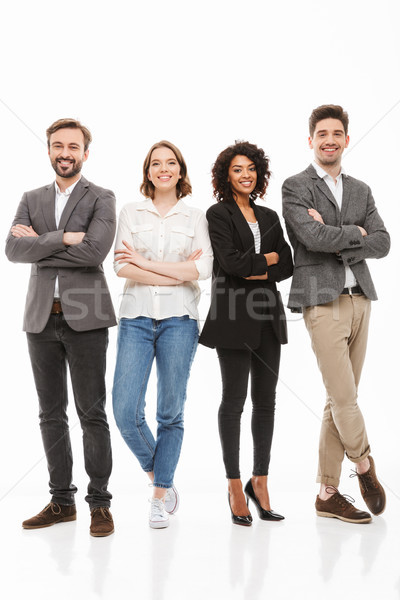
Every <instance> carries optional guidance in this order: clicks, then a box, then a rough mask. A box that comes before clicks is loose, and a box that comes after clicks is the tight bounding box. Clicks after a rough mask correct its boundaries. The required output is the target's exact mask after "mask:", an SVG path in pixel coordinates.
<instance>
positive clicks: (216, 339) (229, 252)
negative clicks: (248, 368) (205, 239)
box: [199, 202, 293, 349]
mask: <svg viewBox="0 0 400 600" xmlns="http://www.w3.org/2000/svg"><path fill="white" fill-rule="evenodd" d="M251 207H252V209H253V210H254V214H255V216H256V219H257V221H258V224H259V227H260V234H261V248H260V254H256V253H255V247H254V237H253V233H252V231H251V229H250V227H249V225H248V224H247V222H246V219H245V218H244V216H243V214H242V212H241V210H240V208H239V207H238V206H237V204H236V202H229V203H228V202H220V203H217V204H214V205H213V206H211V207H210V208H209V209H208V211H207V214H206V216H207V220H208V225H209V230H210V238H211V244H212V247H213V251H214V265H213V282H212V295H211V306H210V310H209V313H208V316H207V319H206V322H205V324H204V327H203V331H202V333H201V336H200V340H199V341H200V343H201V344H203V345H204V346H209V347H210V348H215V347H216V346H220V347H222V348H241V349H242V348H248V347H250V348H257V347H258V346H259V345H260V336H261V326H262V323H263V321H265V320H266V319H267V320H270V319H272V326H273V329H274V331H275V334H276V337H277V339H278V340H279V341H280V343H281V344H286V343H287V327H286V317H285V311H284V308H283V304H282V300H281V296H280V293H279V292H278V290H277V289H276V284H275V282H277V281H281V280H282V279H287V278H288V277H290V276H291V275H292V272H293V262H292V255H291V251H290V247H289V245H288V244H287V242H286V241H285V239H284V237H283V231H282V227H281V224H280V222H279V217H278V215H277V214H276V212H274V211H273V210H271V209H269V208H266V207H264V206H258V205H256V204H254V203H253V202H251ZM268 252H277V253H278V254H279V262H278V264H277V265H272V266H270V267H268V266H267V263H266V260H265V257H264V254H267V253H268ZM267 271H268V279H267V280H265V281H264V280H251V281H248V280H246V279H244V277H249V276H251V275H263V274H264V273H266V272H267Z"/></svg>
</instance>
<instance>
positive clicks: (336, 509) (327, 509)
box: [315, 486, 372, 523]
mask: <svg viewBox="0 0 400 600" xmlns="http://www.w3.org/2000/svg"><path fill="white" fill-rule="evenodd" d="M329 487H332V490H336V492H335V493H334V494H332V496H331V497H330V498H328V500H321V498H320V497H319V496H317V499H316V501H315V508H316V510H317V515H318V516H319V517H332V518H334V519H340V520H341V521H346V522H347V523H370V521H372V517H371V515H370V514H369V513H367V512H365V511H363V510H358V509H357V508H356V507H355V506H353V504H352V503H351V502H350V501H349V500H347V498H346V497H345V496H342V494H339V491H338V490H337V489H336V488H335V487H333V486H329ZM328 490H329V488H327V491H328ZM351 500H353V498H351ZM353 502H354V500H353Z"/></svg>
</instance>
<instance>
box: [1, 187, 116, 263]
mask: <svg viewBox="0 0 400 600" xmlns="http://www.w3.org/2000/svg"><path fill="white" fill-rule="evenodd" d="M115 226H116V218H115V197H114V194H113V193H112V192H111V191H109V190H104V194H103V195H101V196H99V197H98V198H97V199H96V202H95V207H94V210H93V216H92V219H91V221H90V224H89V227H88V229H87V231H86V232H83V231H80V232H79V231H78V232H65V231H63V230H61V229H60V230H58V231H49V232H46V233H43V234H38V233H37V232H36V231H35V230H34V228H33V226H32V219H31V214H30V210H29V204H28V198H27V194H26V193H25V194H24V195H23V197H22V200H21V202H20V204H19V207H18V210H17V214H16V216H15V219H14V221H13V224H12V227H11V229H10V233H9V235H8V237H7V242H6V255H7V257H8V259H9V260H10V261H12V262H19V263H37V266H38V267H39V268H43V267H57V268H59V267H63V268H65V267H70V268H76V267H97V266H99V265H100V264H101V263H102V262H103V260H104V259H105V257H106V256H107V254H108V252H109V250H110V248H111V245H112V242H113V239H114V234H115Z"/></svg>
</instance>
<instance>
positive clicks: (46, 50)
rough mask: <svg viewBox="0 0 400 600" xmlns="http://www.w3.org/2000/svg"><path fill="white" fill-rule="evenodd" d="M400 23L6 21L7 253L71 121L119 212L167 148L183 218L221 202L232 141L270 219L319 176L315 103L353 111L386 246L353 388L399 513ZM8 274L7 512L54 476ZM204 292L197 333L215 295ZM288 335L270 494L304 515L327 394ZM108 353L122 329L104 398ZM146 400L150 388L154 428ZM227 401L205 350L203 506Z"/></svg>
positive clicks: (309, 358) (62, 13) (15, 284)
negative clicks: (82, 132)
mask: <svg viewBox="0 0 400 600" xmlns="http://www.w3.org/2000/svg"><path fill="white" fill-rule="evenodd" d="M399 12H400V11H399V6H398V3H397V0H381V1H380V2H379V3H376V2H375V1H374V2H372V1H371V0H362V1H361V0H353V1H352V2H349V1H348V0H347V1H344V0H336V1H335V2H334V3H331V2H329V3H328V2H321V1H320V0H306V1H303V2H298V1H297V0H282V1H281V2H276V1H275V2H268V1H267V0H247V2H245V3H244V2H239V1H238V0H220V1H219V0H214V2H211V1H210V0H203V1H202V2H201V3H200V2H198V3H191V2H185V1H179V0H170V1H169V2H161V1H160V0H153V1H152V2H140V3H139V2H132V1H124V0H114V1H113V2H112V3H110V2H104V1H103V0H97V1H93V0H87V1H83V0H80V1H79V2H78V1H76V0H70V1H69V2H68V3H61V4H60V3H55V2H54V0H52V1H45V0H38V1H36V2H28V1H27V0H23V1H18V0H17V1H16V2H13V3H12V4H11V3H10V2H9V3H8V6H7V8H6V11H5V12H3V17H2V23H1V36H0V47H1V56H2V67H1V92H0V119H1V129H0V131H1V144H0V153H1V155H0V164H1V165H2V167H3V169H2V179H1V188H2V210H3V218H2V223H1V235H2V236H3V238H5V237H6V235H7V230H8V228H9V226H10V224H11V222H12V219H13V216H14V213H15V210H16V208H17V204H18V202H19V200H20V197H21V196H22V193H23V192H24V191H25V190H29V189H33V188H35V187H38V186H41V185H44V184H46V183H48V182H49V181H51V180H52V179H53V175H54V174H53V171H52V169H51V166H50V163H49V160H48V157H47V149H46V146H45V129H46V127H47V126H48V125H49V124H50V123H51V122H53V121H54V120H55V119H57V118H60V117H75V118H78V119H80V120H81V121H82V122H83V123H84V124H86V125H87V126H88V127H89V128H90V129H91V131H92V134H93V138H94V141H93V144H92V145H91V148H90V157H89V160H88V162H87V163H85V165H84V171H83V172H84V174H85V176H86V177H87V178H88V179H89V180H92V181H94V182H95V183H97V184H98V185H101V186H104V187H107V188H111V189H113V190H114V191H115V193H116V196H117V203H118V209H120V208H121V207H122V206H123V205H124V204H125V203H126V202H130V201H133V200H137V199H138V198H139V197H140V195H139V190H138V188H139V184H140V179H141V168H142V162H143V159H144V156H145V154H146V152H147V150H148V148H149V147H150V146H151V145H152V144H153V143H154V142H155V141H158V140H160V139H169V140H171V141H172V142H173V143H175V144H176V145H178V147H179V148H180V149H181V150H182V152H183V154H184V156H185V159H186V161H187V163H188V166H189V174H190V177H191V180H192V184H193V198H192V199H191V200H189V201H190V202H192V203H193V204H194V205H196V206H198V207H201V208H202V209H204V210H206V209H207V207H208V206H209V205H210V204H211V203H212V198H211V187H210V169H211V165H212V163H213V161H214V160H215V158H216V156H217V153H218V152H219V151H220V150H222V149H223V148H224V147H225V146H226V145H228V144H231V143H233V142H234V140H235V139H247V140H249V141H251V142H254V143H256V144H258V145H260V146H262V147H263V148H264V149H265V150H266V152H267V153H268V154H269V156H270V157H271V167H272V171H273V179H272V181H271V184H270V188H269V191H268V195H267V198H266V202H267V204H268V206H270V207H271V208H273V209H274V210H276V211H277V212H278V213H279V214H281V197H280V187H281V184H282V182H283V180H284V179H285V178H286V177H288V176H289V175H292V174H294V173H297V172H299V171H300V170H302V169H303V168H305V167H306V166H307V164H308V163H309V162H310V160H311V154H310V150H308V146H307V136H308V130H307V123H308V116H309V114H310V112H311V110H312V109H313V108H314V107H315V106H317V105H319V104H322V103H338V104H341V105H343V106H344V108H345V109H346V110H347V111H348V112H349V115H350V147H349V150H348V151H347V155H346V157H345V159H344V167H345V169H346V171H347V172H348V173H349V174H351V175H353V176H355V177H357V178H360V179H362V180H364V181H366V182H367V183H368V184H369V185H370V186H371V187H372V190H373V193H374V196H375V200H376V202H377V204H378V207H379V211H380V213H381V215H382V217H383V219H384V221H385V223H386V225H387V227H388V229H389V231H390V233H391V234H392V241H393V245H392V250H391V254H390V255H389V256H388V257H387V258H385V259H383V260H381V261H375V262H374V261H370V268H371V270H372V274H373V277H374V280H375V284H376V287H377V290H378V294H379V297H380V299H379V302H377V303H374V306H373V315H372V323H371V328H370V343H369V350H368V356H367V360H366V364H365V370H364V373H363V378H362V384H361V389H360V402H361V405H362V408H363V412H364V415H365V418H366V421H367V425H368V430H369V436H370V438H371V444H372V448H373V451H374V452H373V453H374V456H375V457H376V458H377V460H378V461H379V465H380V473H381V476H382V479H383V480H384V481H385V483H386V485H387V487H388V489H389V494H390V496H391V498H392V499H393V501H394V500H396V501H399V499H400V482H399V477H398V466H397V461H396V455H397V439H398V422H399V417H400V409H399V402H398V388H397V369H398V349H397V346H398V336H399V320H398V301H399V297H400V294H399V284H398V279H399V278H398V273H399V268H398V265H399V243H398V236H397V227H398V223H399V193H398V185H397V179H398V165H399V159H400V152H399V140H398V136H399V126H400V80H399V76H398V74H399V37H398V22H399ZM111 264H112V263H111V256H110V257H109V258H108V259H107V261H106V265H105V267H106V272H107V276H108V281H109V284H110V288H111V290H112V294H113V298H114V300H115V306H116V308H117V306H118V295H119V293H120V291H121V288H122V282H121V280H118V279H117V277H116V276H115V275H114V273H113V270H112V266H111ZM1 272H2V290H3V293H2V294H1V302H2V304H1V316H2V335H3V344H2V360H1V370H2V375H1V381H2V394H1V397H2V403H1V408H0V410H1V419H0V456H1V465H2V476H1V479H0V499H2V498H5V497H7V498H9V497H10V494H11V495H13V494H14V495H30V494H34V495H41V497H43V501H44V500H45V499H46V494H47V491H46V490H47V487H46V482H47V471H46V467H45V461H44V460H43V452H42V445H41V440H40V434H39V428H38V424H37V401H36V396H35V389H34V385H33V379H32V376H31V371H30V364H29V360H28V355H27V349H26V341H25V336H24V334H23V333H22V331H21V324H22V314H23V306H24V300H25V292H26V286H27V280H28V274H29V267H28V266H26V265H14V264H11V263H8V262H7V260H6V259H5V257H4V255H2V256H1ZM288 287H289V284H288V283H287V282H285V284H282V285H281V291H282V294H283V296H284V297H286V296H287V291H288ZM203 288H204V294H203V298H202V304H201V308H202V311H201V312H202V317H203V318H204V316H205V314H206V310H207V306H208V301H209V296H208V290H209V284H205V285H204V286H203ZM288 319H289V321H290V322H289V335H290V343H289V345H288V346H286V347H285V348H284V351H283V355H282V366H281V377H280V384H279V389H278V397H277V420H276V433H275V439H274V445H273V457H272V463H271V485H272V486H273V489H274V490H276V491H275V495H276V494H277V493H281V494H282V495H283V494H284V493H285V492H286V491H288V490H289V489H293V486H294V487H296V486H299V485H301V487H302V489H308V491H309V493H310V498H311V499H312V497H313V494H314V493H315V491H314V490H315V486H314V483H313V482H314V475H315V473H314V472H315V468H316V459H317V455H316V451H317V442H318V432H319V417H320V414H321V411H322V405H323V397H324V392H323V387H322V384H321V381H320V376H319V372H318V370H317V367H316V364H315V359H314V356H313V355H312V352H311V350H310V346H309V340H308V336H307V334H306V331H305V328H304V324H303V323H302V321H301V319H299V317H296V316H295V317H293V316H292V315H290V314H288ZM115 339H116V328H114V329H113V330H112V331H111V333H110V348H109V358H108V375H107V378H108V387H109V390H110V391H111V382H112V374H113V369H114V363H115ZM153 389H154V380H153V382H152V384H151V386H150V390H149V392H150V393H149V412H150V414H152V411H153V409H154V394H152V390H153ZM219 396H220V380H219V369H218V364H217V359H216V355H215V353H214V352H213V351H211V350H208V349H205V348H203V347H200V348H199V350H198V353H197V357H196V359H195V363H194V366H193V371H192V377H191V380H190V385H189V392H188V403H187V411H186V434H185V441H184V447H183V453H182V459H181V462H180V465H179V469H178V473H177V479H178V480H179V482H180V487H181V488H183V489H185V488H186V489H191V490H193V489H195V486H196V485H198V484H199V483H200V485H202V486H207V488H208V489H211V490H212V489H215V490H217V491H221V493H222V491H223V490H224V489H225V483H224V473H223V469H222V460H221V457H220V448H219V440H218V434H217V425H216V413H217V408H218V403H219ZM108 402H109V403H108V408H109V417H110V423H111V427H112V435H113V448H114V464H115V467H114V473H113V478H112V481H111V486H110V487H111V491H112V492H113V493H114V496H115V498H116V499H117V498H118V495H119V494H122V493H128V494H130V493H133V492H134V490H135V488H136V486H139V485H140V486H142V485H143V484H144V483H145V481H144V479H143V476H142V474H141V472H140V469H139V466H138V465H137V464H136V463H135V462H134V459H133V457H132V456H131V455H130V454H129V451H128V450H127V448H126V447H125V445H124V444H123V442H122V439H121V438H120V436H119V433H118V432H117V430H116V427H115V425H114V419H113V416H112V411H111V394H109V397H108ZM71 404H73V402H72V398H71ZM249 408H250V407H249V406H247V411H246V415H245V418H244V424H243V440H242V447H243V452H242V470H243V477H244V478H245V477H247V476H248V475H249V474H250V470H251V442H250V430H249ZM70 421H71V427H72V428H73V430H72V436H73V445H74V456H75V465H76V466H75V483H76V484H77V485H78V487H79V489H80V495H81V496H83V493H84V489H85V487H86V483H87V478H86V475H85V473H84V470H83V464H82V451H81V442H80V438H81V433H80V427H79V425H77V418H76V414H75V411H74V409H73V406H71V410H70ZM346 471H348V468H347V467H346ZM43 504H44V502H43ZM280 506H282V504H281V505H280ZM32 508H33V509H36V508H37V509H39V508H40V506H37V505H36V504H35V506H33V507H32ZM21 516H23V517H27V516H29V515H28V514H26V515H21Z"/></svg>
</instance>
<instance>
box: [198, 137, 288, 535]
mask: <svg viewBox="0 0 400 600" xmlns="http://www.w3.org/2000/svg"><path fill="white" fill-rule="evenodd" d="M270 175H271V173H270V171H269V159H268V158H267V156H265V154H264V151H263V150H261V149H260V148H257V146H255V145H254V144H249V143H248V142H240V143H237V144H235V145H233V146H229V147H228V148H226V149H225V150H224V151H223V152H221V153H220V155H219V156H218V158H217V160H216V162H215V164H214V166H213V170H212V183H213V189H214V197H215V198H216V200H217V203H216V204H214V205H213V206H211V207H210V208H209V209H208V211H207V220H208V225H209V230H210V238H211V243H212V247H213V251H214V266H213V284H212V298H211V306H210V310H209V313H208V316H207V319H206V322H205V325H204V328H203V331H202V334H201V336H200V343H201V344H204V345H205V346H209V347H210V348H216V349H217V353H218V359H219V362H220V368H221V376H222V388H223V391H222V402H221V405H220V408H219V413H218V423H219V432H220V438H221V445H222V453H223V460H224V464H225V470H226V476H227V478H228V500H229V505H230V508H231V515H232V521H233V522H234V523H236V524H238V525H251V522H252V517H251V515H250V514H249V510H248V502H249V498H251V499H252V500H253V502H254V503H255V505H256V508H257V510H258V514H259V516H260V518H261V519H264V520H281V519H283V518H284V517H283V516H282V515H279V514H277V513H275V512H273V511H272V510H271V506H270V501H269V495H268V488H267V476H268V466H269V459H270V449H271V442H272V434H273V427H274V413H275V388H276V384H277V381H278V372H279V362H280V346H281V344H286V343H287V329H286V319H285V312H284V308H283V305H282V300H281V297H280V294H279V292H278V291H277V289H276V282H277V281H281V280H282V279H287V278H288V277H290V276H291V274H292V271H293V263H292V256H291V251H290V248H289V246H288V244H287V243H286V241H285V239H284V237H283V232H282V227H281V225H280V222H279V217H278V215H277V214H276V213H275V212H274V211H273V210H271V209H269V208H266V207H264V206H258V205H256V204H255V203H254V201H255V200H256V199H257V198H262V197H263V196H264V195H265V192H266V189H267V186H268V181H269V178H270ZM249 374H250V376H251V398H252V403H253V412H252V425H251V427H252V434H253V446H254V465H253V476H252V477H251V479H250V480H249V481H248V483H247V484H246V487H245V493H246V496H247V506H246V500H245V496H244V494H243V489H242V483H241V480H240V470H239V438H240V418H241V414H242V411H243V406H244V403H245V400H246V396H247V386H248V379H249Z"/></svg>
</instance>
